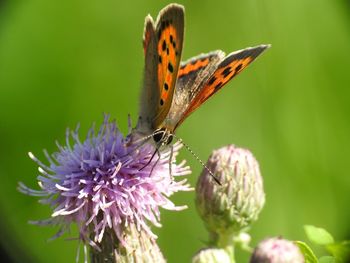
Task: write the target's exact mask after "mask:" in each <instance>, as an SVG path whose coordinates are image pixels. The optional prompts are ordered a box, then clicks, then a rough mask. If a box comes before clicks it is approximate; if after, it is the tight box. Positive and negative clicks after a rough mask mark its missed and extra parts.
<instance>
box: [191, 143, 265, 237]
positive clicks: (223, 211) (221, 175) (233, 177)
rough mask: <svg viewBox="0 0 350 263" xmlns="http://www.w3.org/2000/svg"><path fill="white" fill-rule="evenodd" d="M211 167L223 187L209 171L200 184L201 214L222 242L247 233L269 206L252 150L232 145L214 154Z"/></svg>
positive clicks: (199, 207)
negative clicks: (230, 236) (222, 238)
mask: <svg viewBox="0 0 350 263" xmlns="http://www.w3.org/2000/svg"><path fill="white" fill-rule="evenodd" d="M207 167H208V168H209V170H210V171H212V173H213V174H214V175H215V177H216V178H217V179H219V181H220V183H221V185H219V184H218V183H216V182H215V180H214V179H213V177H212V176H211V174H210V173H209V172H208V170H207V169H203V171H202V174H201V176H200V177H199V179H198V182H197V187H196V205H197V210H198V212H199V214H200V216H201V217H202V219H203V221H204V222H205V225H206V227H207V229H208V230H209V231H210V232H211V235H212V237H213V236H217V237H218V238H219V239H221V237H220V236H222V235H225V236H226V237H228V236H229V235H236V234H238V233H239V232H241V231H244V230H246V229H247V228H248V227H249V226H250V224H251V223H252V222H254V221H256V220H257V218H258V215H259V213H260V211H261V209H262V208H263V206H264V203H265V193H264V190H263V181H262V177H261V175H260V170H259V165H258V162H257V161H256V160H255V158H254V156H253V155H252V154H251V152H249V151H248V150H245V149H242V148H236V147H235V146H234V145H229V146H226V147H223V148H220V149H218V150H216V151H213V153H212V154H211V156H210V157H209V159H208V161H207ZM217 237H216V238H215V239H216V240H217Z"/></svg>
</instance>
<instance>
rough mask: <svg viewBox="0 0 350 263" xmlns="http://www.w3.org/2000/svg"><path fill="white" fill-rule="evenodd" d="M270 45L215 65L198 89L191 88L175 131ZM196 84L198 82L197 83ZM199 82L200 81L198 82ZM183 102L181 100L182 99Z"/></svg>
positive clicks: (234, 53)
mask: <svg viewBox="0 0 350 263" xmlns="http://www.w3.org/2000/svg"><path fill="white" fill-rule="evenodd" d="M268 47H269V45H260V46H257V47H252V48H246V49H243V50H239V51H236V52H233V53H231V54H229V55H227V56H226V57H225V58H223V59H222V60H221V61H220V62H219V63H217V64H215V69H214V70H213V69H211V70H208V71H207V72H206V74H207V75H206V76H205V78H204V81H202V82H201V84H200V85H199V86H198V87H196V86H194V87H190V91H188V94H190V98H189V99H188V100H189V102H186V104H187V107H186V109H185V110H182V112H181V114H178V115H177V118H176V119H177V120H178V122H177V123H176V124H175V127H174V130H175V129H176V128H177V127H178V126H179V125H180V124H181V123H182V122H183V121H184V120H185V119H186V118H187V117H188V116H189V115H190V114H191V113H192V112H193V111H194V110H196V109H197V108H198V107H199V106H200V105H202V104H203V103H204V102H205V101H206V100H207V99H209V98H210V97H211V96H212V95H214V94H215V93H216V92H218V91H219V90H220V89H221V88H222V87H223V86H224V85H225V84H226V83H227V82H229V81H230V80H231V79H232V78H233V77H235V76H237V75H238V74H239V73H240V72H242V70H243V69H245V68H246V67H247V66H248V65H249V64H250V63H251V62H253V61H254V60H255V59H256V58H257V57H258V56H259V55H260V54H261V53H262V52H263V51H264V50H265V49H266V48H268ZM195 82H196V81H195ZM197 82H198V81H197ZM180 100H181V98H180Z"/></svg>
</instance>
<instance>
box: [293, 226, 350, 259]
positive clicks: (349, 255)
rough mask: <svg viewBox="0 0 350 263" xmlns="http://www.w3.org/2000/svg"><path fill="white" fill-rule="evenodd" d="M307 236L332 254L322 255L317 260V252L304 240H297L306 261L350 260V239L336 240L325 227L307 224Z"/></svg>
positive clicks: (305, 228) (305, 227)
mask: <svg viewBox="0 0 350 263" xmlns="http://www.w3.org/2000/svg"><path fill="white" fill-rule="evenodd" d="M304 230H305V233H306V236H307V237H308V239H309V240H310V241H311V243H313V244H315V245H318V246H322V247H323V248H324V249H325V250H327V251H328V252H329V253H330V254H331V256H322V257H320V258H319V259H318V260H317V257H316V255H315V253H314V252H313V251H312V249H311V248H310V247H309V246H308V245H307V244H306V243H304V242H301V241H296V244H297V245H298V246H299V248H300V251H301V252H302V253H303V255H304V257H305V261H306V263H317V262H319V263H347V262H349V260H350V241H342V242H335V241H334V238H333V236H332V235H331V234H330V233H329V232H328V231H327V230H325V229H323V228H319V227H315V226H312V225H305V226H304Z"/></svg>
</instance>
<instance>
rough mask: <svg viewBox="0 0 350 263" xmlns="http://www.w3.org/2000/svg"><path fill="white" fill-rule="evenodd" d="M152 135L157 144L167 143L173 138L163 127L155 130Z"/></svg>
mask: <svg viewBox="0 0 350 263" xmlns="http://www.w3.org/2000/svg"><path fill="white" fill-rule="evenodd" d="M152 137H153V140H154V142H155V143H156V144H157V145H169V144H170V143H171V142H172V141H173V138H174V136H173V134H172V133H171V132H170V131H169V130H168V129H166V128H164V127H163V128H159V129H157V130H155V131H154V133H153V136H152Z"/></svg>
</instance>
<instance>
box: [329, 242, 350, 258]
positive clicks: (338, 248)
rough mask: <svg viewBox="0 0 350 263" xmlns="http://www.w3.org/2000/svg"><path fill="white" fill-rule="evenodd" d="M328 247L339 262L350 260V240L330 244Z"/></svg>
mask: <svg viewBox="0 0 350 263" xmlns="http://www.w3.org/2000/svg"><path fill="white" fill-rule="evenodd" d="M326 249H327V251H328V252H329V253H331V254H332V255H333V256H334V257H335V258H336V260H337V262H344V263H345V262H349V260H350V241H349V240H347V241H343V242H340V243H335V244H330V245H328V246H326Z"/></svg>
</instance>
